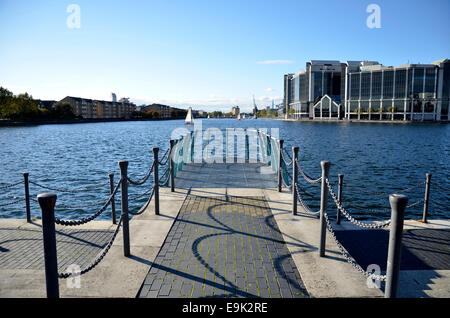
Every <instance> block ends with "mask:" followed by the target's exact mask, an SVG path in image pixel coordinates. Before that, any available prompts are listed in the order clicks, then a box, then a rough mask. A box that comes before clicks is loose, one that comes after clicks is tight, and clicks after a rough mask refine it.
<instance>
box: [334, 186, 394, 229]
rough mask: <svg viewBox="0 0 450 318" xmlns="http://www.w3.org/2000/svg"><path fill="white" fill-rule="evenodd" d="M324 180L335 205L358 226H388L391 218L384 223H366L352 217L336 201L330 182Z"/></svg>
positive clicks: (375, 227)
mask: <svg viewBox="0 0 450 318" xmlns="http://www.w3.org/2000/svg"><path fill="white" fill-rule="evenodd" d="M325 182H326V184H327V187H328V191H329V192H330V194H331V197H332V198H333V200H334V203H336V206H337V207H338V209H339V210H340V211H341V212H342V214H344V216H345V217H346V218H347V219H348V220H349V221H350V222H351V223H353V224H355V225H357V226H359V227H363V228H368V229H380V228H384V227H386V226H388V225H389V224H391V220H388V221H386V222H384V223H381V224H368V223H364V222H360V221H358V220H357V219H355V218H354V217H352V216H351V215H350V214H349V213H348V212H347V211H346V210H345V209H344V207H343V206H342V205H341V203H340V202H339V201H338V199H337V198H336V195H335V194H334V191H333V188H332V187H331V185H330V182H329V180H328V179H325Z"/></svg>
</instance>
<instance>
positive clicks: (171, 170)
mask: <svg viewBox="0 0 450 318" xmlns="http://www.w3.org/2000/svg"><path fill="white" fill-rule="evenodd" d="M174 142H175V141H174V140H173V139H170V150H169V173H170V192H174V191H175V175H174V164H173V144H174Z"/></svg>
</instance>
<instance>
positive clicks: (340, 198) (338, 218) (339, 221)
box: [336, 174, 344, 224]
mask: <svg viewBox="0 0 450 318" xmlns="http://www.w3.org/2000/svg"><path fill="white" fill-rule="evenodd" d="M338 177H339V184H338V197H337V199H338V202H339V203H341V204H342V186H343V180H344V175H343V174H338ZM336 224H341V210H339V208H337V214H336Z"/></svg>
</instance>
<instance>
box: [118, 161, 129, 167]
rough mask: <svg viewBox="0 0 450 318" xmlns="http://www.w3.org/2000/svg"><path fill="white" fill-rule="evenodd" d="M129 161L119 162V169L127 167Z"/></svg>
mask: <svg viewBox="0 0 450 318" xmlns="http://www.w3.org/2000/svg"><path fill="white" fill-rule="evenodd" d="M127 166H128V161H127V160H120V161H119V167H127Z"/></svg>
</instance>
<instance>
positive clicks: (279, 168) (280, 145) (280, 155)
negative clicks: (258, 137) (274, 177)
mask: <svg viewBox="0 0 450 318" xmlns="http://www.w3.org/2000/svg"><path fill="white" fill-rule="evenodd" d="M283 142H284V141H283V139H280V140H279V141H278V146H279V148H280V151H279V153H278V192H281V185H282V182H283V179H282V178H283V176H282V173H283V170H282V166H281V161H282V160H283Z"/></svg>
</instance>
